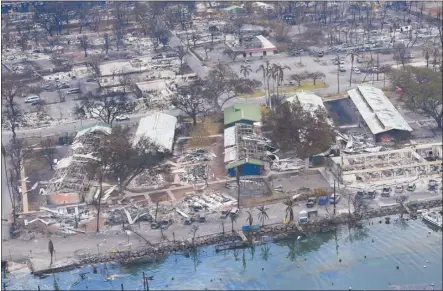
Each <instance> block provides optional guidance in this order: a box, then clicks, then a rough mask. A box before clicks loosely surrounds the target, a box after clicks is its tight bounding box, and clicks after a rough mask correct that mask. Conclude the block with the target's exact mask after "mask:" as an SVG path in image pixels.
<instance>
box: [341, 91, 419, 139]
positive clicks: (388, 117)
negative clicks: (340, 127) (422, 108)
mask: <svg viewBox="0 0 443 291" xmlns="http://www.w3.org/2000/svg"><path fill="white" fill-rule="evenodd" d="M348 95H349V97H350V99H351V100H352V104H353V106H354V107H355V109H356V111H358V113H359V117H358V118H359V121H360V123H361V124H363V125H366V126H367V127H368V129H369V130H370V131H371V133H372V134H373V135H374V139H375V140H376V141H377V142H385V141H389V140H390V139H392V138H394V139H396V140H404V139H408V138H410V136H411V132H412V128H411V127H410V126H409V124H408V123H407V122H406V120H405V119H404V118H403V116H402V115H401V114H400V113H399V112H398V110H397V109H396V108H395V107H394V105H393V104H392V103H391V101H389V99H388V98H387V97H386V95H385V94H384V92H383V91H382V90H380V89H378V88H375V87H373V86H368V85H360V86H357V88H356V89H352V90H349V91H348Z"/></svg>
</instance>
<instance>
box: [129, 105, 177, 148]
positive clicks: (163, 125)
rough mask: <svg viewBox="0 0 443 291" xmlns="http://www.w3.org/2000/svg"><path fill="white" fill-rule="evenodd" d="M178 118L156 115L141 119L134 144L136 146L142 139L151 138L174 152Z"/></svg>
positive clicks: (161, 114) (162, 114)
mask: <svg viewBox="0 0 443 291" xmlns="http://www.w3.org/2000/svg"><path fill="white" fill-rule="evenodd" d="M176 125H177V117H175V116H172V115H169V114H164V113H155V114H152V115H149V116H146V117H143V118H141V119H140V122H139V124H138V128H137V131H136V133H135V137H134V140H133V141H132V143H133V144H134V145H135V144H136V143H137V142H138V141H139V140H140V139H141V138H142V137H147V138H150V139H151V140H152V141H153V142H155V143H156V144H158V145H159V146H162V147H163V148H165V149H167V150H169V151H171V152H172V146H173V144H174V136H175V126H176Z"/></svg>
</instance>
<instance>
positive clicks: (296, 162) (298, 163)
mask: <svg viewBox="0 0 443 291" xmlns="http://www.w3.org/2000/svg"><path fill="white" fill-rule="evenodd" d="M304 167H305V162H304V161H303V160H301V159H290V158H288V159H281V160H279V159H277V160H276V161H274V162H272V164H271V170H274V171H278V172H283V171H294V170H300V169H303V168H304Z"/></svg>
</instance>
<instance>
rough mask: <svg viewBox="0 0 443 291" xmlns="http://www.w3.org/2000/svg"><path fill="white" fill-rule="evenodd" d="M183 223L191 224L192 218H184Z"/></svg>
mask: <svg viewBox="0 0 443 291" xmlns="http://www.w3.org/2000/svg"><path fill="white" fill-rule="evenodd" d="M184 224H185V225H190V224H192V220H191V219H185V222H184Z"/></svg>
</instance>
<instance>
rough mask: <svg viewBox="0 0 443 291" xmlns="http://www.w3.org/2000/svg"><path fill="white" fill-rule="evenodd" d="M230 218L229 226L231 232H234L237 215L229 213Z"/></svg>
mask: <svg viewBox="0 0 443 291" xmlns="http://www.w3.org/2000/svg"><path fill="white" fill-rule="evenodd" d="M230 218H231V227H232V228H231V230H232V232H234V222H236V221H237V215H231V216H230Z"/></svg>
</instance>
